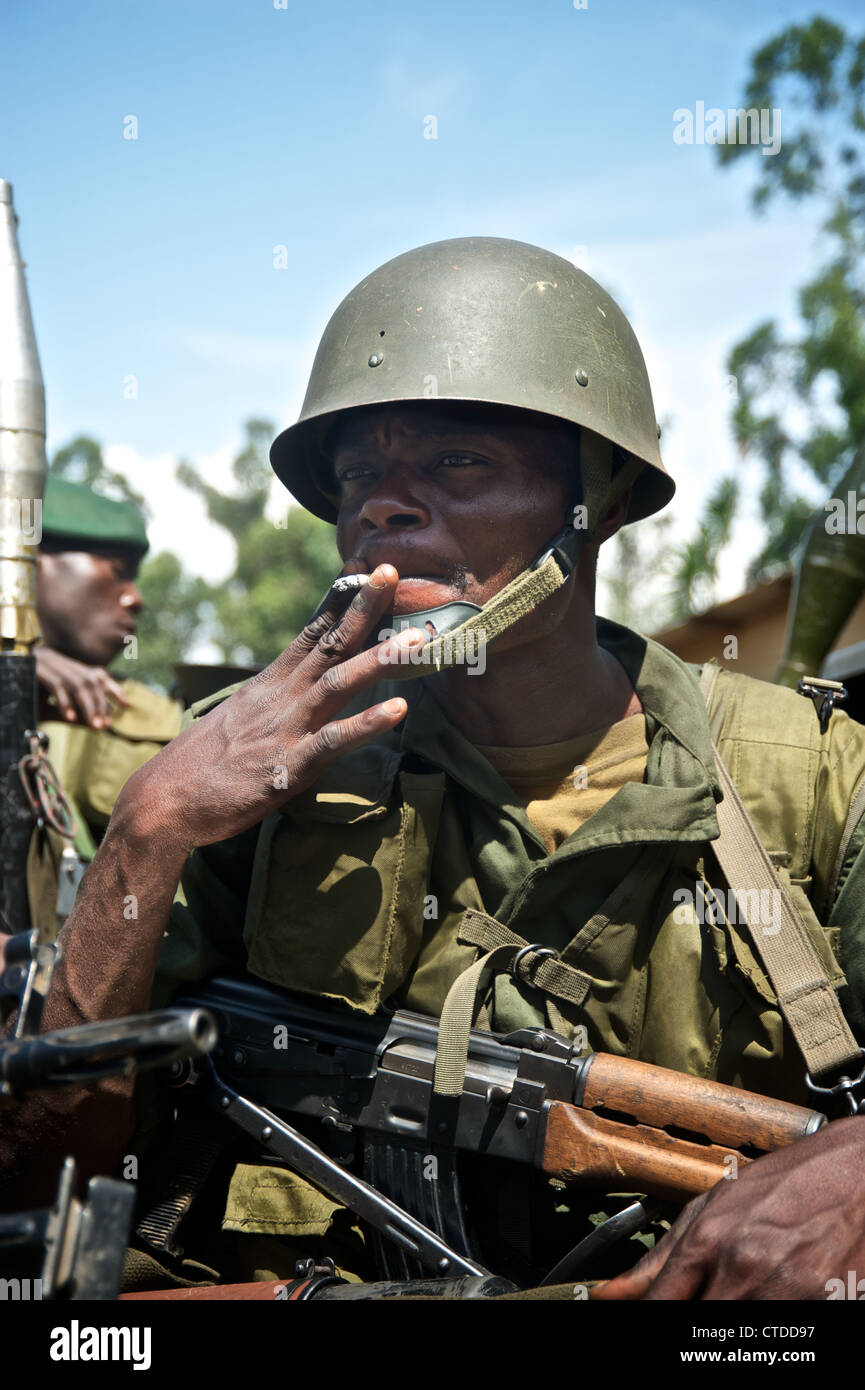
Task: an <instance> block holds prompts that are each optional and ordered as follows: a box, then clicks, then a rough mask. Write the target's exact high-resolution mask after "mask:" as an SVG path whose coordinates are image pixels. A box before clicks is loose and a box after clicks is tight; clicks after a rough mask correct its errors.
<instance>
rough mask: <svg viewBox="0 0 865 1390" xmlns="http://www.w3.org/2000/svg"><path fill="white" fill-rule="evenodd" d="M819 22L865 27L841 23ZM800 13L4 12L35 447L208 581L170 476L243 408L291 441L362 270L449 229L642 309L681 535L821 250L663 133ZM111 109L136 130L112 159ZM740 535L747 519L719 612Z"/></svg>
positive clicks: (212, 559) (395, 2)
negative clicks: (41, 400)
mask: <svg viewBox="0 0 865 1390" xmlns="http://www.w3.org/2000/svg"><path fill="white" fill-rule="evenodd" d="M277 3H279V4H282V3H283V0H277ZM818 8H819V9H820V11H821V12H822V13H825V14H828V15H829V16H830V17H831V18H833V19H835V20H836V21H838V22H840V23H842V24H845V25H846V26H847V27H848V28H849V29H854V30H858V28H859V26H860V23H861V21H860V19H859V13H860V7H859V6H858V5H856V4H853V3H846V2H840V3H839V2H836V0H832V3H827V4H824V5H822V6H819V7H818ZM812 13H814V6H813V5H811V4H787V5H782V6H779V5H762V6H757V5H754V4H753V2H752V0H727V3H725V4H724V5H723V6H720V5H710V4H708V3H700V4H697V3H694V2H693V0H689V2H688V3H686V0H676V2H675V3H670V4H664V3H663V0H661V2H660V3H655V4H646V3H644V2H642V0H588V7H587V8H586V9H581V10H577V9H576V8H575V7H574V4H573V0H533V2H532V3H530V0H502V3H492V0H475V3H466V0H463V3H460V4H457V3H453V0H436V3H435V4H430V3H423V2H421V0H379V3H377V4H375V5H359V4H353V3H349V0H320V3H318V4H314V5H311V4H309V3H308V0H307V3H302V0H285V3H284V8H276V6H275V3H274V0H171V2H170V3H168V2H167V0H149V2H148V3H147V4H131V3H128V0H104V2H102V3H97V0H78V3H76V4H74V5H72V4H69V3H66V2H65V0H27V2H26V3H24V0H18V4H17V6H15V7H14V8H13V7H12V6H7V7H5V9H4V15H3V19H2V38H3V50H4V82H3V85H2V90H0V176H2V177H4V178H7V179H9V180H10V181H11V182H12V183H13V186H14V190H15V201H16V207H17V210H18V214H19V217H20V220H21V227H20V237H21V242H22V249H23V251H24V255H25V258H26V260H27V262H28V275H29V285H30V294H31V302H32V306H33V313H34V320H35V324H36V332H37V337H38V341H39V345H40V351H41V356H42V364H43V371H44V374H45V379H46V390H47V399H48V411H49V432H50V433H49V447H50V448H54V447H56V446H57V445H58V444H62V443H64V442H66V441H67V440H68V439H69V438H70V437H71V436H73V435H74V434H77V433H79V432H87V433H91V434H94V435H95V436H96V437H97V438H99V439H100V440H101V441H102V443H103V445H104V446H105V447H106V449H107V450H108V452H109V457H110V458H111V460H112V462H114V463H115V464H120V465H122V466H124V467H127V468H128V469H129V472H130V476H131V477H132V478H133V480H134V481H135V482H136V484H137V485H138V486H140V487H141V488H142V489H143V490H144V491H145V492H146V494H147V496H148V499H149V501H150V503H151V505H152V507H153V509H154V512H155V517H154V522H153V525H152V528H151V529H152V533H153V539H154V541H155V542H156V544H157V546H162V545H170V546H171V547H172V548H175V549H177V550H179V551H182V553H183V554H184V558H185V559H186V561H187V564H188V565H189V566H190V567H191V568H193V569H197V570H198V571H199V572H202V573H206V574H207V575H208V576H209V577H211V578H215V577H217V576H218V575H219V574H221V573H224V572H225V571H226V570H227V568H228V566H229V564H230V559H231V551H230V545H228V544H227V543H226V541H225V540H224V539H223V537H222V534H221V533H219V532H215V531H214V530H213V528H211V527H209V525H208V524H207V523H206V521H205V519H204V517H203V515H202V513H201V511H200V508H199V507H198V504H197V502H196V501H195V500H194V499H190V498H189V496H188V494H186V493H185V492H183V491H182V490H179V489H178V488H177V487H176V485H175V484H174V481H173V470H174V465H175V462H176V460H177V458H178V457H180V456H186V457H189V458H192V459H196V460H198V461H199V462H200V463H202V464H204V465H206V466H207V467H208V469H210V470H211V472H212V476H213V477H214V479H215V480H216V481H217V482H221V481H224V480H225V479H226V478H227V466H228V461H229V460H230V457H231V454H232V450H233V449H235V448H236V446H237V445H238V443H239V441H240V438H241V424H242V421H243V420H244V419H245V418H246V417H248V416H250V415H265V416H269V417H271V418H272V419H274V420H275V421H276V422H277V424H279V425H280V426H282V425H284V424H286V423H288V422H290V420H292V419H293V418H294V416H295V415H296V413H297V410H298V408H299V405H300V401H301V399H302V396H303V390H304V386H305V379H306V374H307V372H308V369H309V365H310V363H311V359H312V355H313V353H314V350H315V346H316V343H317V340H318V337H319V334H320V332H321V330H322V328H323V327H324V323H325V322H326V319H327V317H328V315H329V314H330V312H331V311H332V309H333V308H334V307H335V306H336V304H337V303H338V302H339V300H340V299H341V298H342V297H343V295H344V294H345V293H346V292H347V291H348V290H349V289H350V288H351V287H352V285H353V284H354V283H355V282H356V281H357V280H359V279H360V278H361V277H362V276H363V275H364V274H365V273H366V272H367V271H369V270H371V269H372V268H373V267H375V266H377V265H379V264H380V263H381V262H383V261H384V260H386V259H388V258H389V257H390V256H392V255H395V254H398V253H399V252H401V251H404V250H406V249H408V248H409V247H411V246H413V245H418V244H420V243H422V242H426V241H433V240H437V239H439V238H442V237H448V236H464V235H470V234H480V235H496V236H509V237H515V238H518V239H520V240H525V241H531V242H536V243H538V244H540V245H543V246H546V247H549V248H550V249H551V250H554V251H557V252H559V253H560V254H563V255H566V256H570V257H572V258H574V259H576V260H578V262H579V263H580V264H582V265H583V266H584V268H585V269H587V270H588V271H589V273H590V274H593V275H594V276H595V277H596V278H597V279H599V280H600V281H601V283H602V284H604V285H605V287H606V288H607V289H609V290H610V291H611V293H613V294H614V296H615V297H616V298H617V299H618V300H619V302H620V303H621V304H622V307H623V308H624V309H625V311H626V313H628V315H629V316H630V317H631V320H632V322H633V324H634V327H635V329H636V331H637V333H638V336H639V337H640V339H641V342H642V343H643V347H644V352H645V355H646V358H647V363H648V366H649V371H650V376H651V378H652V382H653V387H654V392H655V403H656V409H657V412H658V416H659V418H661V419H662V420H664V422H665V433H664V448H665V458H666V461H667V466H668V468H669V469H670V471H671V472H673V474H674V476H676V478H677V480H678V481H679V495H678V498H677V502H676V503H674V506H676V507H677V512H678V515H679V522H678V523H677V525H680V526H681V529H682V531H683V532H685V531H687V530H688V529H689V526H690V525H692V524H693V517H694V515H695V512H696V509H697V508H698V506H699V502H700V500H701V499H702V497H703V496H704V495H705V493H706V491H707V490H708V487H709V486H710V484H711V480H712V478H713V477H715V476H717V475H718V474H719V473H721V472H722V471H725V470H726V469H728V468H730V467H731V466H732V465H733V463H734V460H735V453H734V450H733V447H732V444H731V441H730V437H729V430H728V427H727V424H726V417H727V413H728V411H729V405H730V401H729V395H728V393H727V388H726V374H725V372H724V359H725V355H726V353H727V351H728V350H729V348H730V346H731V345H732V344H733V343H734V342H735V341H736V339H737V338H738V337H740V336H741V335H742V334H743V333H744V332H745V331H746V330H747V329H748V328H750V327H751V326H753V325H754V324H755V323H757V322H758V321H759V320H761V319H764V318H767V317H771V316H778V317H781V318H782V319H784V318H786V317H789V315H790V313H791V311H792V309H793V306H794V294H795V288H796V287H797V285H799V284H801V283H802V281H803V280H804V279H805V278H806V276H807V275H808V274H809V273H811V272H812V271H813V269H814V267H815V264H816V263H819V258H820V256H821V246H820V236H819V232H818V231H817V228H816V224H815V221H814V218H813V216H812V215H811V214H810V213H809V212H808V211H807V210H802V209H797V210H796V211H795V212H791V209H790V208H789V206H787V207H784V206H779V207H777V208H775V209H773V210H772V211H771V212H770V214H769V216H766V217H763V218H760V219H757V218H756V217H755V216H754V215H753V213H752V211H751V209H750V206H749V203H748V196H747V195H748V189H749V187H750V186H751V181H752V177H753V175H752V173H751V171H750V170H748V169H741V170H740V169H736V170H735V172H733V171H722V170H721V169H720V167H719V166H718V164H717V161H716V160H715V158H714V157H713V151H712V150H711V149H710V148H708V147H705V146H704V147H699V146H679V145H676V144H675V143H674V142H673V139H672V131H673V111H674V110H676V109H677V108H680V107H689V108H693V107H694V106H695V103H696V102H697V101H700V100H702V101H704V102H705V103H706V105H707V106H720V107H722V108H727V107H728V106H734V105H737V104H738V102H739V97H740V94H741V90H742V86H743V79H744V77H745V74H746V72H747V66H748V65H747V59H748V56H749V54H750V53H751V52H752V51H753V49H754V48H755V46H757V45H758V44H759V43H761V42H763V41H764V40H765V39H766V38H767V37H769V36H770V35H771V34H773V33H774V32H776V31H777V30H778V29H779V28H781V27H783V26H784V25H785V24H787V23H790V22H792V21H794V20H804V19H807V18H809V17H810V16H811V14H812ZM430 115H433V116H435V117H436V120H437V123H438V138H437V139H435V140H432V139H425V138H424V121H425V118H426V117H428V116H430ZM128 116H135V117H136V118H137V121H138V139H137V140H128V139H124V138H123V129H124V118H126V117H128ZM278 245H285V246H286V247H287V248H288V260H289V265H288V268H286V269H275V268H274V263H273V262H274V247H275V246H278ZM815 257H816V258H818V259H817V261H815ZM130 375H134V376H135V377H136V378H137V381H138V399H137V400H130V399H126V398H124V381H125V380H126V379H127V378H128V377H129V376H130ZM275 505H276V501H274V506H275ZM749 528H750V529H749ZM757 538H758V537H757V533H756V529H755V527H754V524H753V523H752V522H745V523H744V525H743V530H742V533H741V543H740V545H739V546H738V547H736V548H735V553H734V555H733V556H732V557H731V558H730V560H729V561H728V562H727V565H726V567H725V570H724V576H723V590H724V591H725V592H734V591H735V589H736V587H737V583H738V578H739V576H740V575H741V570H742V568H743V567H744V563H745V561H746V560H747V558H748V554H749V553H750V549H753V548H754V545H755V544H756V540H757Z"/></svg>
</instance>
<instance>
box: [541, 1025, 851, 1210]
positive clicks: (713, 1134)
mask: <svg viewBox="0 0 865 1390" xmlns="http://www.w3.org/2000/svg"><path fill="white" fill-rule="evenodd" d="M824 1123H825V1118H824V1116H822V1115H820V1114H819V1112H817V1111H814V1110H807V1109H805V1108H804V1107H803V1106H799V1105H791V1104H790V1103H789V1102H788V1101H783V1100H774V1099H772V1097H771V1096H759V1095H755V1094H754V1093H753V1092H752V1091H741V1090H739V1089H738V1087H736V1086H725V1085H723V1084H722V1083H721V1082H719V1081H707V1080H705V1079H704V1078H702V1077H698V1076H687V1075H685V1074H684V1073H682V1072H673V1071H669V1070H667V1069H666V1068H665V1067H655V1066H652V1065H651V1063H648V1062H636V1061H634V1060H633V1059H632V1058H630V1057H614V1056H612V1055H611V1054H610V1053H606V1052H598V1053H595V1055H594V1056H593V1057H592V1059H591V1061H590V1063H589V1066H588V1069H587V1073H586V1076H585V1082H584V1085H583V1086H582V1095H581V1098H580V1103H579V1105H569V1104H567V1103H565V1102H563V1101H553V1102H552V1103H551V1105H550V1110H549V1115H548V1120H547V1130H546V1136H545V1141H544V1158H543V1169H544V1172H545V1173H549V1174H550V1176H551V1177H557V1178H562V1179H564V1180H565V1181H567V1182H575V1181H581V1182H587V1183H603V1184H605V1185H606V1187H607V1189H608V1190H609V1189H610V1186H611V1185H612V1186H613V1187H615V1185H616V1184H618V1185H619V1186H620V1189H621V1190H622V1191H632V1190H633V1191H635V1192H636V1191H639V1192H647V1193H650V1194H651V1195H652V1196H655V1197H663V1198H672V1199H674V1200H679V1201H682V1200H687V1199H688V1198H689V1197H694V1196H696V1195H697V1194H698V1193H700V1192H707V1191H708V1190H709V1188H711V1187H714V1185H715V1183H716V1182H717V1181H718V1179H719V1178H722V1177H724V1176H725V1175H727V1174H729V1173H730V1172H731V1164H730V1158H731V1156H734V1157H735V1160H736V1165H737V1166H739V1165H742V1164H746V1163H750V1162H751V1161H752V1159H753V1157H754V1156H757V1157H759V1155H760V1153H770V1152H771V1151H772V1150H773V1149H779V1148H784V1147H785V1146H786V1145H788V1144H792V1143H794V1141H795V1140H797V1139H802V1138H804V1137H805V1136H806V1135H808V1134H812V1133H814V1131H815V1130H816V1129H818V1128H819V1127H820V1126H821V1125H822V1124H824ZM669 1129H674V1130H675V1131H676V1132H675V1133H669V1132H668V1130H669ZM703 1141H705V1142H703ZM743 1149H745V1150H749V1151H750V1152H746V1153H743V1152H741V1151H742V1150H743Z"/></svg>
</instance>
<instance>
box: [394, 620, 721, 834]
mask: <svg viewBox="0 0 865 1390" xmlns="http://www.w3.org/2000/svg"><path fill="white" fill-rule="evenodd" d="M597 633H598V641H599V643H600V644H601V646H603V647H605V648H606V649H607V650H608V651H610V652H611V653H612V655H613V656H615V657H616V659H617V661H619V662H620V664H621V665H622V666H623V667H624V669H625V671H626V672H627V674H628V676H629V678H630V680H631V683H632V685H633V686H634V689H635V690H636V692H637V694H638V695H639V697H640V701H641V703H642V705H643V708H644V710H645V715H646V741H647V743H648V744H649V754H648V760H647V770H646V781H645V782H643V783H638V782H632V783H628V784H627V785H626V786H624V787H621V788H620V789H619V790H618V791H617V792H616V793H615V795H614V796H613V797H611V799H610V801H608V802H607V804H606V805H605V806H602V807H601V809H600V810H599V811H596V812H595V814H594V815H593V816H592V817H591V818H590V819H589V820H588V821H586V823H585V825H583V826H581V827H580V829H579V830H577V831H576V832H575V833H574V834H573V835H571V836H570V838H569V839H568V840H566V841H565V843H564V844H563V845H561V846H560V847H559V849H558V850H556V852H555V855H554V856H552V857H554V858H562V857H566V856H570V855H572V854H581V853H584V852H586V851H588V850H592V849H600V848H603V847H605V846H607V845H612V844H648V843H656V842H660V841H664V842H669V841H704V840H713V839H716V838H717V836H718V834H719V833H720V832H719V829H718V821H717V816H716V814H715V803H716V801H717V800H720V796H721V793H720V787H719V785H718V779H717V774H716V772H715V767H714V757H713V755H712V744H711V736H710V733H709V722H708V717H707V714H706V709H705V704H704V701H703V696H702V693H701V691H700V686H699V680H698V677H697V674H696V668H692V667H689V666H687V665H686V664H685V663H684V662H683V661H680V660H679V658H678V657H676V656H674V655H673V654H672V652H669V651H667V650H666V648H664V647H662V646H660V645H659V644H658V643H657V642H653V641H652V640H651V639H650V638H646V637H641V636H639V635H638V634H637V633H635V632H631V631H630V630H629V629H628V628H625V627H621V626H620V625H619V624H618V623H613V622H610V621H609V620H608V619H605V618H599V619H598V621H597ZM424 684H425V683H424V682H422V681H418V682H417V683H416V684H415V685H414V687H413V688H411V694H410V696H408V703H409V709H408V714H407V715H406V718H405V721H404V723H403V726H402V731H401V739H400V743H401V748H402V751H403V753H416V754H418V755H420V756H421V757H423V758H425V759H426V760H427V761H428V762H430V763H432V764H433V765H434V766H436V767H439V768H441V769H442V771H444V772H446V773H447V774H448V776H449V777H451V778H452V779H453V780H454V781H455V782H457V783H459V784H460V785H461V786H463V787H465V789H466V790H467V791H468V792H469V793H471V794H472V795H474V796H479V797H482V798H483V799H484V800H485V801H487V802H489V803H490V804H491V805H493V806H494V807H496V809H497V810H498V812H499V813H500V814H505V815H507V816H508V817H509V818H510V819H511V820H513V821H515V822H516V824H517V825H518V826H519V827H520V829H521V831H522V832H523V835H524V836H525V837H526V838H527V839H529V840H531V841H532V843H533V844H535V845H537V846H538V847H539V848H540V850H541V851H542V854H543V857H544V858H546V857H548V851H547V849H546V847H545V846H544V844H543V841H542V840H541V838H540V836H539V835H538V832H537V831H536V830H535V828H534V826H533V825H532V824H531V822H530V821H529V819H528V817H527V815H526V813H525V808H524V807H523V805H522V803H521V802H520V801H519V799H518V798H517V797H516V795H515V793H514V790H513V788H512V787H511V786H510V785H509V784H508V783H507V782H506V781H504V779H503V778H502V777H500V776H499V774H498V773H497V772H496V770H495V768H493V766H492V765H491V764H490V763H489V762H488V761H487V759H486V758H485V757H484V756H483V755H482V754H481V753H479V752H478V750H477V749H476V748H475V746H474V745H473V744H472V743H470V742H469V741H468V739H466V738H465V737H464V736H463V735H462V734H461V733H460V732H459V730H458V729H456V728H455V727H454V726H453V725H452V724H451V723H450V722H449V720H448V719H447V718H446V716H445V714H444V712H443V711H442V709H441V707H440V706H439V704H438V702H437V701H436V700H435V699H434V698H433V697H432V695H431V694H430V692H429V691H428V690H425V689H424ZM399 693H400V694H403V695H408V692H407V690H406V688H405V687H403V688H402V689H401V690H400V692H399Z"/></svg>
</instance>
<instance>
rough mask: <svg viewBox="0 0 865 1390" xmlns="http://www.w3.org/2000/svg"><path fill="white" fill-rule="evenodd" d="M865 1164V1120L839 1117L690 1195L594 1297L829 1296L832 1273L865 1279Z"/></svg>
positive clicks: (714, 1297)
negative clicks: (659, 1235)
mask: <svg viewBox="0 0 865 1390" xmlns="http://www.w3.org/2000/svg"><path fill="white" fill-rule="evenodd" d="M863 1171H865V1120H863V1117H861V1116H855V1117H851V1118H850V1119H846V1120H836V1121H835V1122H834V1123H833V1124H831V1125H829V1126H828V1127H827V1128H825V1129H823V1130H821V1131H820V1132H819V1133H818V1134H815V1135H811V1136H810V1137H809V1138H807V1139H800V1140H798V1141H797V1142H796V1143H795V1144H791V1145H790V1147H789V1148H786V1149H778V1150H777V1151H776V1152H775V1153H772V1154H766V1155H765V1156H764V1157H763V1158H759V1159H757V1161H756V1162H755V1163H752V1164H749V1165H748V1166H747V1167H746V1168H740V1169H739V1176H738V1177H737V1178H735V1179H732V1178H731V1179H724V1178H722V1179H721V1181H720V1182H719V1183H718V1184H717V1185H716V1186H715V1187H714V1188H713V1189H712V1191H711V1192H707V1193H705V1194H704V1195H703V1196H702V1197H697V1198H695V1200H694V1201H693V1202H689V1204H688V1206H687V1207H685V1210H684V1211H683V1212H682V1215H681V1216H680V1217H679V1219H678V1221H677V1222H676V1223H675V1225H674V1226H673V1227H672V1228H671V1230H670V1231H668V1233H667V1235H665V1236H664V1238H663V1240H661V1241H659V1243H658V1245H657V1246H656V1247H655V1249H654V1250H651V1251H650V1252H649V1254H648V1255H646V1256H645V1257H644V1258H643V1259H642V1260H640V1262H639V1264H637V1265H635V1266H634V1268H633V1269H632V1270H629V1272H628V1273H627V1274H621V1275H619V1277H618V1278H617V1279H612V1280H610V1281H609V1283H606V1284H603V1285H602V1286H599V1287H598V1288H597V1289H595V1290H593V1292H592V1298H593V1299H594V1298H597V1299H620V1298H622V1299H625V1298H627V1299H647V1300H648V1299H652V1300H653V1299H710V1298H712V1299H784V1298H797V1299H825V1298H828V1297H829V1293H830V1292H831V1291H833V1289H832V1286H831V1285H830V1286H829V1288H828V1289H827V1284H829V1281H830V1280H831V1279H840V1280H842V1281H843V1283H844V1287H845V1289H846V1287H847V1278H848V1272H849V1271H850V1270H853V1271H854V1273H855V1275H856V1278H857V1280H858V1279H862V1280H865V1214H863V1209H862V1173H863ZM836 1287H837V1286H836ZM862 1288H863V1289H865V1283H863V1285H862Z"/></svg>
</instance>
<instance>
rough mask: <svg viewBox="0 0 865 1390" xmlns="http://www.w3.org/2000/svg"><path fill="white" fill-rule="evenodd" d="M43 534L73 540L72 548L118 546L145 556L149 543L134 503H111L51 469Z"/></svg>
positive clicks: (108, 498) (43, 517) (44, 510)
mask: <svg viewBox="0 0 865 1390" xmlns="http://www.w3.org/2000/svg"><path fill="white" fill-rule="evenodd" d="M42 534H43V536H50V537H51V538H52V540H54V541H55V543H56V540H57V539H58V538H62V539H63V540H68V541H69V542H70V546H69V548H70V550H73V549H78V550H87V549H89V548H90V547H91V546H93V547H97V546H100V545H112V546H113V545H119V546H125V547H126V549H128V550H134V551H137V553H138V555H139V557H140V556H143V555H144V554H145V553H146V551H147V549H148V545H149V542H148V540H147V531H146V530H145V527H144V517H143V516H142V515H141V512H140V511H139V510H138V508H137V507H136V505H135V503H134V502H112V501H111V498H110V497H102V496H100V494H99V493H98V492H94V491H93V489H92V488H89V487H85V486H84V484H83V483H70V482H69V481H68V479H66V478H56V477H54V476H53V475H52V474H51V473H50V472H49V474H48V477H47V478H46V480H45V498H44V501H43V503H42Z"/></svg>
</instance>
